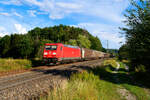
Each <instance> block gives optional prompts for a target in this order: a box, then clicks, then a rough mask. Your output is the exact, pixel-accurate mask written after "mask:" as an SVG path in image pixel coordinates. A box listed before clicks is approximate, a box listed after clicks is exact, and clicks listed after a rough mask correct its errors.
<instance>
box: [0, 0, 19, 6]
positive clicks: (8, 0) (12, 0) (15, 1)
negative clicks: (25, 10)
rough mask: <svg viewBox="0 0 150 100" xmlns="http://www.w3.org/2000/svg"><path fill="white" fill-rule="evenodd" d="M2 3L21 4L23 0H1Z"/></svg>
mask: <svg viewBox="0 0 150 100" xmlns="http://www.w3.org/2000/svg"><path fill="white" fill-rule="evenodd" d="M0 3H1V4H5V5H12V4H13V5H21V4H22V3H21V0H1V1H0Z"/></svg>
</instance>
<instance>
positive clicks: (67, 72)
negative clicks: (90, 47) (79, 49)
mask: <svg viewBox="0 0 150 100" xmlns="http://www.w3.org/2000/svg"><path fill="white" fill-rule="evenodd" d="M79 70H81V71H82V70H87V71H88V72H89V73H90V72H92V73H93V74H94V75H96V76H99V78H100V79H102V80H105V81H108V82H112V83H114V84H129V85H133V86H139V87H143V86H144V87H146V88H150V84H149V83H150V80H149V79H147V80H144V79H145V78H144V77H143V79H141V80H144V82H142V81H141V80H138V79H137V75H138V74H137V73H132V74H128V73H127V72H126V70H125V69H123V68H120V69H119V70H118V72H119V71H123V72H124V73H112V71H115V70H116V69H115V68H114V67H112V66H111V65H108V66H97V67H95V68H91V67H89V66H75V65H73V66H71V68H67V69H49V70H46V71H45V70H42V69H39V70H33V71H37V72H43V73H44V74H53V75H60V76H62V77H66V78H70V76H71V74H73V73H77V72H79ZM143 74H144V73H143ZM116 78H117V80H116ZM139 83H140V84H139Z"/></svg>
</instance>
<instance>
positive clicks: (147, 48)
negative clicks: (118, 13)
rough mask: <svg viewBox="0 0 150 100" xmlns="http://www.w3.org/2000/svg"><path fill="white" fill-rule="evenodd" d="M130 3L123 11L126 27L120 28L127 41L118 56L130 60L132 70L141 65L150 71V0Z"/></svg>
mask: <svg viewBox="0 0 150 100" xmlns="http://www.w3.org/2000/svg"><path fill="white" fill-rule="evenodd" d="M131 5H132V6H131V7H130V8H128V9H127V10H126V13H125V17H126V19H127V20H126V21H124V23H125V24H126V27H124V28H121V30H122V32H123V34H125V36H126V40H127V42H126V44H124V45H123V46H122V47H121V48H120V49H119V57H120V59H128V60H130V62H131V64H132V67H131V68H132V69H133V70H135V69H138V68H139V69H140V67H141V66H142V67H144V68H145V69H146V70H148V71H150V63H149V61H150V0H138V1H135V0H131ZM142 69H143V68H142Z"/></svg>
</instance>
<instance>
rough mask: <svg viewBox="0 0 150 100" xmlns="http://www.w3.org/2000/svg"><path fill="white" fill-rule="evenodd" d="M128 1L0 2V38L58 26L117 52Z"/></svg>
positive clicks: (25, 0)
mask: <svg viewBox="0 0 150 100" xmlns="http://www.w3.org/2000/svg"><path fill="white" fill-rule="evenodd" d="M128 7H129V2H128V0H0V37H2V36H4V35H9V34H13V33H19V34H25V33H27V32H28V31H29V30H31V29H33V28H35V27H41V28H43V27H49V26H54V25H59V24H64V25H69V26H75V27H81V28H84V29H86V30H88V31H89V32H90V33H91V34H92V35H94V36H98V37H99V38H100V40H101V42H102V45H103V47H105V48H106V47H107V40H108V42H109V48H113V49H118V48H119V47H120V46H121V45H122V44H120V42H123V43H124V42H125V38H124V37H121V36H122V35H121V34H120V33H119V32H120V30H119V28H118V27H123V26H124V24H123V22H122V21H123V20H124V19H125V18H124V16H123V13H124V12H125V9H127V8H128Z"/></svg>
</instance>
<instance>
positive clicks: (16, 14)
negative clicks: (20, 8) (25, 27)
mask: <svg viewBox="0 0 150 100" xmlns="http://www.w3.org/2000/svg"><path fill="white" fill-rule="evenodd" d="M12 15H15V16H18V17H20V18H22V17H23V16H22V15H21V14H19V13H17V12H13V13H12Z"/></svg>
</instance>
